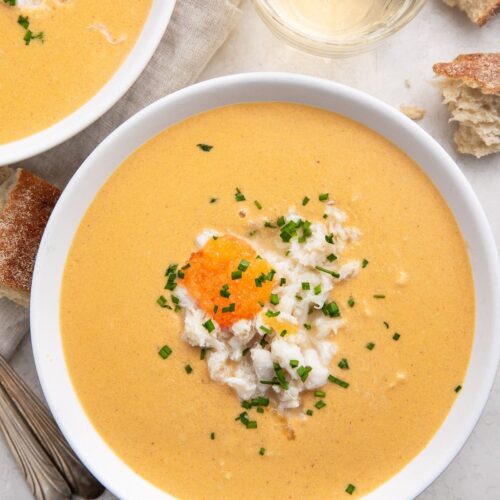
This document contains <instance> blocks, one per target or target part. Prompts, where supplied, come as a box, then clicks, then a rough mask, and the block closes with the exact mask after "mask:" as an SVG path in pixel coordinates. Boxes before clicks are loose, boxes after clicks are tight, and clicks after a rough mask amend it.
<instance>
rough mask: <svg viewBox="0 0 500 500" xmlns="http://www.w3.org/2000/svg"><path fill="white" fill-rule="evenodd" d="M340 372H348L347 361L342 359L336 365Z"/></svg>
mask: <svg viewBox="0 0 500 500" xmlns="http://www.w3.org/2000/svg"><path fill="white" fill-rule="evenodd" d="M337 366H338V367H339V368H340V369H341V370H349V362H348V361H347V359H345V358H342V359H341V360H340V361H339V364H338V365H337Z"/></svg>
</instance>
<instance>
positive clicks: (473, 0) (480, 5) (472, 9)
mask: <svg viewBox="0 0 500 500" xmlns="http://www.w3.org/2000/svg"><path fill="white" fill-rule="evenodd" d="M443 1H444V3H446V4H447V5H449V6H450V7H458V8H459V9H460V10H463V11H464V12H465V13H466V14H467V16H469V19H470V20H471V21H472V22H473V23H476V24H477V25H478V26H483V25H484V24H485V23H486V22H487V21H488V19H490V18H491V17H493V16H494V15H495V13H496V12H498V11H500V0H443Z"/></svg>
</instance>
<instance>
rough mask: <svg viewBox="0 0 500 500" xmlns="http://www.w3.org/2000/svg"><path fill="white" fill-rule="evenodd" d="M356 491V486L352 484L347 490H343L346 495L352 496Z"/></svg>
mask: <svg viewBox="0 0 500 500" xmlns="http://www.w3.org/2000/svg"><path fill="white" fill-rule="evenodd" d="M355 489H356V486H354V484H348V485H347V488H346V489H345V491H346V493H348V494H349V495H352V494H353V493H354V490H355Z"/></svg>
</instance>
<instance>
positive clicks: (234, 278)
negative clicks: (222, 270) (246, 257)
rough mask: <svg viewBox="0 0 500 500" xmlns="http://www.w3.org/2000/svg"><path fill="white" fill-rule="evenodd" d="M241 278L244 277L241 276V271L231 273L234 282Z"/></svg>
mask: <svg viewBox="0 0 500 500" xmlns="http://www.w3.org/2000/svg"><path fill="white" fill-rule="evenodd" d="M241 276H242V274H241V271H239V270H238V271H233V272H232V273H231V279H232V280H240V279H241Z"/></svg>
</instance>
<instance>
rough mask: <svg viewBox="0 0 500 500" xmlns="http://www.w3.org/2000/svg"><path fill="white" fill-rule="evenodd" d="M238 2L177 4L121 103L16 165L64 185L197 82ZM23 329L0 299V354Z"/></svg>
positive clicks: (22, 320) (22, 316)
mask: <svg viewBox="0 0 500 500" xmlns="http://www.w3.org/2000/svg"><path fill="white" fill-rule="evenodd" d="M239 3H240V0H177V5H176V7H175V9H174V13H173V15H172V19H171V21H170V24H169V26H168V28H167V32H166V33H165V36H164V37H163V39H162V41H161V43H160V46H159V47H158V49H157V51H156V53H155V55H154V56H153V58H152V60H151V62H150V63H149V65H148V66H147V67H146V69H145V71H144V72H143V74H142V75H141V76H140V77H139V79H138V80H137V82H136V83H135V84H134V86H133V87H132V88H131V89H130V90H129V91H128V92H127V94H126V95H125V96H124V97H123V99H121V100H120V101H119V102H118V103H117V104H116V105H115V106H114V107H113V108H112V109H111V110H110V111H108V112H107V113H106V114H105V115H104V116H103V117H102V118H101V119H100V120H98V121H97V122H96V123H94V124H93V125H91V126H90V127H89V128H87V129H86V130H84V131H83V132H81V133H80V134H79V135H77V136H76V137H74V138H73V139H70V140H69V141H67V142H65V143H64V144H62V145H60V146H58V147H56V148H54V149H52V150H51V151H48V152H47V153H44V154H43V155H40V156H37V157H35V158H31V159H30V160H27V161H24V162H22V164H20V165H19V166H22V167H25V168H27V169H28V170H31V171H33V172H36V173H38V174H39V175H40V176H42V177H44V178H45V179H47V180H48V181H51V182H53V183H54V184H56V185H57V186H59V187H61V188H62V187H64V186H65V185H66V183H67V182H68V180H69V179H70V178H71V176H72V175H73V174H74V172H75V171H76V169H77V168H78V167H79V166H80V165H81V163H82V162H83V160H84V159H85V158H86V157H87V156H88V155H89V153H90V152H91V151H92V150H93V149H94V148H95V147H96V146H97V144H99V142H101V141H102V140H103V139H104V138H105V137H106V136H107V135H108V134H109V133H110V132H111V131H112V130H113V129H115V128H116V127H117V126H118V125H120V124H121V123H123V122H124V121H125V120H126V119H127V118H129V117H130V116H132V115H133V114H135V113H136V112H137V111H139V110H140V109H142V108H143V107H145V106H147V105H148V104H150V103H152V102H153V101H156V100H157V99H159V98H160V97H162V96H164V95H167V94H169V93H171V92H174V91H175V90H178V89H180V88H182V87H185V86H186V85H189V84H191V83H193V82H194V81H196V79H197V77H198V76H199V74H200V73H201V71H202V70H203V68H204V67H205V66H206V64H207V63H208V62H209V61H210V59H211V58H212V56H213V55H214V54H215V52H216V51H217V49H218V48H219V47H220V46H221V45H222V44H223V43H224V41H225V40H226V38H227V37H228V35H229V33H230V32H231V30H232V29H233V28H234V26H235V24H236V22H237V20H238V19H239V15H240V10H239V8H238V5H239ZM28 328H29V320H28V311H27V310H25V309H23V308H21V307H19V306H16V305H15V304H13V303H11V302H9V301H8V300H6V299H0V354H3V355H4V356H5V357H7V358H10V357H11V356H12V354H13V352H14V350H15V349H16V347H17V345H18V344H19V342H20V341H21V339H22V338H23V337H24V335H25V334H26V333H27V331H28Z"/></svg>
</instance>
